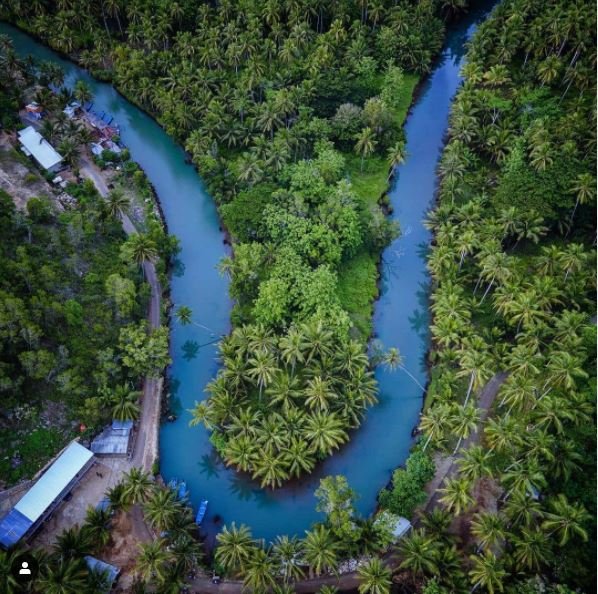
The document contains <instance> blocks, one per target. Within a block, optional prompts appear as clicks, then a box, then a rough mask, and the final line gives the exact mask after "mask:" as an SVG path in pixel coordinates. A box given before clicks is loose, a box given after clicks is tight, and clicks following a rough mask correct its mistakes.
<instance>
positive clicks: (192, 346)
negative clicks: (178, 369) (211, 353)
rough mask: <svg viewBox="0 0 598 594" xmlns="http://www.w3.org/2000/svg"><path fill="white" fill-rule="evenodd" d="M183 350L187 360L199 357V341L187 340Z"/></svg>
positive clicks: (184, 357)
mask: <svg viewBox="0 0 598 594" xmlns="http://www.w3.org/2000/svg"><path fill="white" fill-rule="evenodd" d="M182 351H183V359H185V361H191V360H192V359H195V357H197V353H198V352H199V343H198V342H197V341H196V340H187V341H185V343H184V344H183V347H182Z"/></svg>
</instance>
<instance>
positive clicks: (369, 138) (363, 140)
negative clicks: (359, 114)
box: [355, 126, 378, 171]
mask: <svg viewBox="0 0 598 594" xmlns="http://www.w3.org/2000/svg"><path fill="white" fill-rule="evenodd" d="M355 140H356V141H357V142H356V143H355V152H356V153H357V154H358V155H359V156H360V157H361V167H360V170H361V171H363V161H364V159H365V158H366V157H369V156H370V155H371V154H372V153H373V152H374V150H375V149H376V145H377V144H378V142H377V141H376V135H375V133H374V131H373V130H372V129H371V128H370V127H369V126H367V127H366V128H364V129H363V130H362V131H361V132H360V133H359V134H357V135H356V136H355Z"/></svg>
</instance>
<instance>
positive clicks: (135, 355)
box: [118, 320, 171, 377]
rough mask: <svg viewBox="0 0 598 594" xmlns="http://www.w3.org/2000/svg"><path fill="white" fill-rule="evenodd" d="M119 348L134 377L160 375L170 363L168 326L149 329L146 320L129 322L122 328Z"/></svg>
mask: <svg viewBox="0 0 598 594" xmlns="http://www.w3.org/2000/svg"><path fill="white" fill-rule="evenodd" d="M118 348H119V350H120V351H121V353H122V362H123V365H124V366H125V367H126V368H127V369H128V370H129V372H130V373H131V374H132V375H133V377H138V376H145V375H147V376H149V377H159V376H160V374H161V373H162V371H163V370H164V368H165V367H166V366H167V365H169V364H170V362H171V359H170V356H169V354H168V328H167V327H166V326H160V327H159V328H154V329H151V330H150V329H149V328H148V324H147V322H146V321H145V320H143V321H140V322H138V323H137V324H128V325H126V326H123V327H122V328H121V329H120V332H119V337H118Z"/></svg>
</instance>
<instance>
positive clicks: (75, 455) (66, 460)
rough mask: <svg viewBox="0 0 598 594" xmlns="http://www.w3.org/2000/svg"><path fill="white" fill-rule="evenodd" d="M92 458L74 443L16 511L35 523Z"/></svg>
mask: <svg viewBox="0 0 598 594" xmlns="http://www.w3.org/2000/svg"><path fill="white" fill-rule="evenodd" d="M91 458H93V453H92V452H90V451H89V450H88V449H87V448H84V447H83V446H82V445H81V444H79V443H77V442H76V441H74V442H73V443H71V444H70V445H69V446H68V447H67V448H66V449H65V450H64V452H62V454H60V456H58V458H57V459H56V460H55V461H54V463H53V464H52V466H50V468H48V470H46V472H45V473H44V474H43V475H42V476H41V478H40V479H39V480H38V481H37V483H35V485H33V487H31V489H29V491H28V492H27V493H26V494H25V496H24V497H23V498H22V499H21V500H20V501H19V502H18V503H17V504H16V505H15V507H14V509H16V510H17V511H19V512H21V513H22V514H23V515H24V516H25V517H26V518H29V519H30V520H31V521H32V522H35V521H36V520H37V519H38V518H39V517H40V516H41V515H42V514H43V513H44V512H45V511H46V509H48V507H49V506H50V505H51V504H52V502H53V501H54V500H55V499H56V498H57V497H58V496H59V495H60V493H61V492H62V491H63V490H64V489H65V487H66V486H67V485H68V484H69V483H70V482H71V481H72V480H73V478H75V476H76V475H77V473H78V472H80V471H81V469H83V468H84V467H85V465H86V464H87V463H88V462H89V460H90V459H91Z"/></svg>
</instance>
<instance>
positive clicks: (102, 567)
mask: <svg viewBox="0 0 598 594" xmlns="http://www.w3.org/2000/svg"><path fill="white" fill-rule="evenodd" d="M84 559H85V563H87V567H89V569H91V570H92V571H99V572H101V573H106V574H107V575H108V580H109V582H110V585H109V587H108V588H107V589H106V592H109V591H110V590H111V589H112V584H113V583H114V580H115V579H116V578H117V577H118V574H119V573H120V569H119V568H118V567H115V566H114V565H110V564H109V563H106V562H105V561H101V560H100V559H96V558H95V557H92V556H91V555H86V556H85V557H84Z"/></svg>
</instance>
